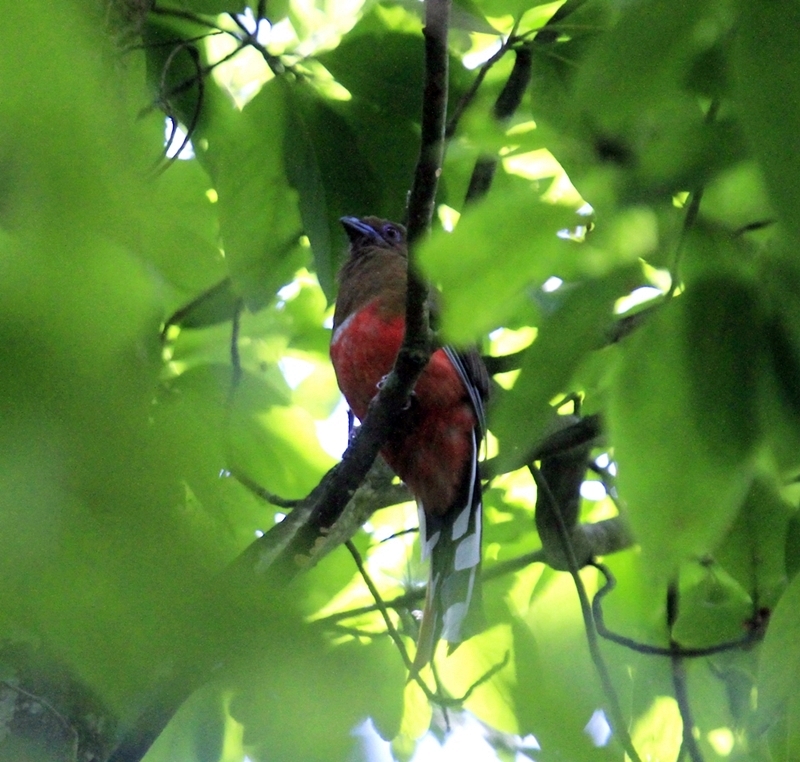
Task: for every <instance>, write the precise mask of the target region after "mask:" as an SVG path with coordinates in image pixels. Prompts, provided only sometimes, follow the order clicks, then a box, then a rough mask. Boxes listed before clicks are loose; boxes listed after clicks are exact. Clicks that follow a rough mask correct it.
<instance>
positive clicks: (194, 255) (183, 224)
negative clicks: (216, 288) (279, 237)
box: [143, 156, 227, 308]
mask: <svg viewBox="0 0 800 762" xmlns="http://www.w3.org/2000/svg"><path fill="white" fill-rule="evenodd" d="M153 158H154V159H155V156H154V157H153ZM149 190H150V192H151V193H152V194H153V207H154V211H156V210H157V211H156V213H155V214H152V215H148V217H147V218H146V222H145V225H144V226H143V228H144V231H145V232H146V233H147V238H146V239H145V240H146V243H147V248H146V249H145V251H144V252H143V253H144V255H145V256H146V257H147V259H148V261H150V262H152V263H153V264H154V265H155V266H156V267H157V268H158V271H159V273H160V274H161V275H162V276H163V277H164V278H165V279H166V280H167V281H168V282H169V283H170V284H171V285H172V286H173V287H174V288H175V289H177V290H178V291H179V297H178V298H179V299H180V300H182V303H185V302H186V301H189V300H190V299H192V298H194V297H195V296H198V295H199V294H200V293H202V292H203V291H205V290H206V289H207V288H209V287H210V286H212V285H214V284H215V283H217V282H219V281H221V280H222V279H223V278H224V277H225V275H226V274H227V270H226V267H225V261H224V259H223V257H222V252H221V251H220V244H219V224H218V222H217V214H216V212H217V208H216V205H215V204H214V203H213V202H212V201H211V198H213V195H212V194H211V192H210V191H211V179H210V178H209V176H208V175H207V174H206V172H205V171H204V169H203V168H202V166H201V165H200V163H199V162H198V161H176V162H175V163H174V164H172V165H171V166H170V167H169V168H168V169H167V170H165V171H164V172H162V173H161V174H160V175H159V176H158V177H156V178H155V179H154V180H153V181H152V184H151V186H150V188H149ZM182 303H179V304H176V305H175V307H176V308H177V307H179V306H182Z"/></svg>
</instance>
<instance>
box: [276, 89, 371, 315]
mask: <svg viewBox="0 0 800 762" xmlns="http://www.w3.org/2000/svg"><path fill="white" fill-rule="evenodd" d="M287 94H288V96H289V97H288V98H287V103H288V121H287V125H286V137H285V144H284V151H285V155H286V158H285V161H286V173H287V176H288V178H289V181H290V182H291V184H292V186H293V187H294V188H295V189H296V190H297V192H298V195H299V206H300V215H301V217H302V219H303V229H304V231H305V233H306V235H307V236H308V238H309V241H310V243H311V250H312V252H313V254H314V264H315V269H316V275H317V279H318V281H319V284H320V286H321V287H322V290H323V292H324V293H325V295H326V296H327V297H328V299H329V301H333V296H334V290H335V289H334V278H335V274H336V265H337V259H338V257H336V255H335V253H334V251H335V250H336V249H337V248H341V249H342V250H344V248H345V237H344V235H343V232H342V228H341V225H340V223H339V219H340V218H341V217H343V216H345V215H352V214H371V213H374V212H373V211H372V210H373V209H374V210H377V208H378V206H379V201H378V197H377V193H376V191H375V189H376V186H377V183H376V181H375V178H374V176H373V174H372V172H371V170H370V168H369V167H368V165H367V163H366V161H365V159H364V157H363V155H362V153H361V151H360V150H359V147H358V141H357V138H356V133H355V131H354V130H353V129H351V127H350V125H349V124H348V122H347V121H346V120H345V119H344V118H342V116H340V115H339V113H338V112H337V111H335V110H334V109H333V108H332V104H330V103H328V102H326V101H325V100H324V99H323V98H322V97H321V96H319V94H317V93H316V92H315V91H314V90H313V89H312V88H310V87H308V86H303V85H302V84H300V85H297V86H296V87H294V88H292V89H291V90H289V91H288V93H287Z"/></svg>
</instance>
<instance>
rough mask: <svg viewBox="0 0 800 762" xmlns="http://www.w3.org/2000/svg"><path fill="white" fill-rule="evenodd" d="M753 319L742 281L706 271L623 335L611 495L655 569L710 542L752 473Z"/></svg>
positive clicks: (663, 569) (614, 402)
mask: <svg viewBox="0 0 800 762" xmlns="http://www.w3.org/2000/svg"><path fill="white" fill-rule="evenodd" d="M758 319H759V315H758V310H757V307H756V300H755V297H754V293H753V291H752V290H751V287H750V286H749V284H747V283H746V282H744V283H743V282H740V281H737V280H736V279H732V278H730V277H721V278H708V279H706V280H705V281H701V282H699V283H696V284H694V285H693V286H692V285H690V286H689V287H688V288H687V291H686V293H685V294H684V295H683V296H681V297H680V298H677V299H674V300H673V301H672V302H671V303H668V304H667V305H665V306H664V307H663V308H662V309H661V311H660V312H659V314H657V315H655V316H654V317H653V319H651V321H650V322H649V323H648V324H647V325H646V326H645V327H644V328H643V329H640V331H639V332H638V333H637V334H636V335H634V336H633V337H631V339H629V343H628V345H627V347H626V348H625V349H626V351H625V352H624V354H623V357H622V360H621V363H620V366H619V368H618V372H617V374H616V379H615V381H614V388H613V394H612V399H611V405H610V411H609V424H610V430H611V440H612V442H613V444H614V448H615V455H616V459H617V461H618V463H619V489H620V497H621V499H622V500H623V503H624V504H625V505H626V507H627V511H628V515H629V517H630V521H631V524H632V526H633V529H634V532H635V534H636V536H637V538H638V540H639V541H640V543H641V545H642V550H643V552H644V553H645V554H646V556H647V557H648V558H649V561H650V563H651V569H652V571H653V573H655V574H656V575H659V576H660V575H666V574H669V573H671V572H672V570H674V568H675V567H676V566H677V564H678V563H680V561H681V560H682V559H684V558H687V557H689V556H692V555H702V554H703V553H706V552H708V551H710V550H711V549H712V548H713V547H714V546H715V545H716V544H717V542H719V540H720V539H721V537H722V535H723V533H724V532H725V531H726V530H727V528H728V527H729V526H730V525H731V523H732V521H733V519H734V517H735V516H736V513H737V511H738V510H739V509H740V507H741V505H742V502H743V500H744V498H745V495H746V492H747V489H748V487H749V483H750V480H751V475H752V465H753V463H752V452H753V447H754V445H755V437H756V433H757V415H756V404H755V403H756V389H755V384H756V379H757V377H758V369H759V367H760V364H759V362H758V351H757V349H756V347H757V343H756V322H757V320H758Z"/></svg>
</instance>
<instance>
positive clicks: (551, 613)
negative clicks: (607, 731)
mask: <svg viewBox="0 0 800 762" xmlns="http://www.w3.org/2000/svg"><path fill="white" fill-rule="evenodd" d="M514 639H515V647H514V658H515V670H516V687H515V690H514V701H515V707H516V713H517V718H518V721H519V724H520V733H521V734H523V735H525V734H527V733H532V734H533V735H534V736H535V737H536V739H537V740H538V742H539V744H540V745H541V747H542V749H543V750H545V753H547V752H546V750H548V749H551V750H552V753H553V758H554V759H557V758H558V756H560V755H563V756H564V757H565V758H567V759H576V760H587V761H594V760H596V761H597V762H601V761H605V760H608V761H609V762H610V761H611V760H619V759H620V754H621V752H620V749H619V746H618V745H617V743H616V741H615V740H612V741H611V743H610V744H609V745H608V746H605V747H600V748H597V747H595V746H594V744H592V741H591V738H590V737H589V734H588V733H587V732H586V731H585V728H586V725H587V723H588V722H589V720H590V719H591V717H592V714H593V713H594V712H595V710H597V709H598V708H601V707H602V706H603V705H604V699H603V695H602V690H601V688H600V684H599V679H598V677H597V672H596V671H595V669H594V667H593V665H592V662H591V658H590V656H589V652H588V648H587V646H586V634H585V631H584V626H583V620H582V618H581V614H580V608H579V605H578V599H577V595H576V593H575V587H574V585H573V583H572V580H571V579H570V577H569V575H567V574H554V575H552V576H551V577H550V578H549V582H548V583H546V584H545V585H543V586H542V589H541V592H540V593H539V594H538V595H537V597H535V599H534V600H533V602H532V605H531V608H530V610H529V612H528V615H527V616H526V618H525V621H524V622H520V623H519V624H518V625H517V626H516V627H515V628H514ZM565 685H567V686H570V687H569V689H568V690H564V686H565ZM545 758H547V757H545Z"/></svg>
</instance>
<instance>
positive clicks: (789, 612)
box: [758, 576, 800, 729]
mask: <svg viewBox="0 0 800 762" xmlns="http://www.w3.org/2000/svg"><path fill="white" fill-rule="evenodd" d="M799 680H800V576H796V577H795V578H794V580H792V583H791V584H790V585H789V587H788V588H787V589H786V592H785V593H784V594H783V596H782V597H781V599H780V600H779V601H778V605H777V606H776V607H775V610H774V611H773V612H772V615H771V616H770V622H769V629H768V630H767V635H766V637H765V638H764V643H763V645H762V647H761V657H760V659H759V667H758V715H759V718H760V723H761V728H762V729H764V728H766V727H767V726H769V725H771V724H772V723H774V722H775V721H776V720H777V719H778V716H779V714H780V711H781V709H782V708H783V707H784V706H785V704H786V702H787V701H789V700H790V699H791V697H792V696H796V694H797V683H798V681H799ZM795 712H796V709H795Z"/></svg>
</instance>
